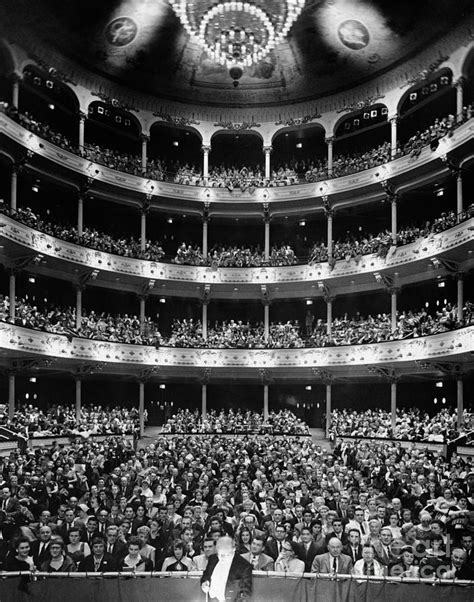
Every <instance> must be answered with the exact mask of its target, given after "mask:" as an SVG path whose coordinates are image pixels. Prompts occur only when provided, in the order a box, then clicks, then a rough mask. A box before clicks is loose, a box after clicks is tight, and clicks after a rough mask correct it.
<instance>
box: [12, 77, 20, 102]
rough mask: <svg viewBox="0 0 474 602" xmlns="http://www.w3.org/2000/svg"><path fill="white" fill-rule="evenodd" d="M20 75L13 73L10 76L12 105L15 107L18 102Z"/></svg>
mask: <svg viewBox="0 0 474 602" xmlns="http://www.w3.org/2000/svg"><path fill="white" fill-rule="evenodd" d="M21 79H22V78H21V75H18V73H13V74H12V76H11V80H12V105H13V106H14V107H15V109H18V106H19V102H20V82H21Z"/></svg>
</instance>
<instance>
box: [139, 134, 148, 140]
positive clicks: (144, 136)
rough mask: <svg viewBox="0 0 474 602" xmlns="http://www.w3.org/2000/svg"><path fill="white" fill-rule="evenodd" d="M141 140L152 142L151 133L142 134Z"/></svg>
mask: <svg viewBox="0 0 474 602" xmlns="http://www.w3.org/2000/svg"><path fill="white" fill-rule="evenodd" d="M140 140H141V141H142V142H150V134H143V133H141V134H140Z"/></svg>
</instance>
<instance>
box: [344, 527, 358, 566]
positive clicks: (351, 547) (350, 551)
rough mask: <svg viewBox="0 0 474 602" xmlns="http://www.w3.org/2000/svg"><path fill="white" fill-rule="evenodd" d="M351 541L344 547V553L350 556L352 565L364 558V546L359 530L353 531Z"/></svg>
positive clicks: (349, 536)
mask: <svg viewBox="0 0 474 602" xmlns="http://www.w3.org/2000/svg"><path fill="white" fill-rule="evenodd" d="M348 538H349V541H348V542H347V543H346V545H345V546H343V548H342V551H343V553H344V554H346V555H347V556H350V558H351V560H352V564H355V563H356V562H357V561H358V560H360V559H361V558H362V544H361V541H360V532H359V530H358V529H351V530H350V531H349V534H348Z"/></svg>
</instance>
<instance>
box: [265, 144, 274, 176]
mask: <svg viewBox="0 0 474 602" xmlns="http://www.w3.org/2000/svg"><path fill="white" fill-rule="evenodd" d="M263 152H264V153H265V179H266V180H269V179H270V178H271V176H272V169H271V160H270V156H271V153H272V146H271V145H270V146H264V147H263Z"/></svg>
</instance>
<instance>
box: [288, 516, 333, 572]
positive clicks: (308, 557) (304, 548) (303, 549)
mask: <svg viewBox="0 0 474 602" xmlns="http://www.w3.org/2000/svg"><path fill="white" fill-rule="evenodd" d="M293 547H294V550H295V553H296V556H297V557H298V558H299V559H300V560H302V561H303V562H304V570H305V573H309V572H310V571H311V567H312V565H313V560H314V558H315V556H318V555H319V554H322V553H324V552H325V550H326V542H325V541H324V545H322V542H320V543H319V544H317V543H315V542H314V540H313V536H312V534H311V529H310V528H309V527H303V528H302V529H301V535H300V541H299V542H298V543H294V544H293Z"/></svg>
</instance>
